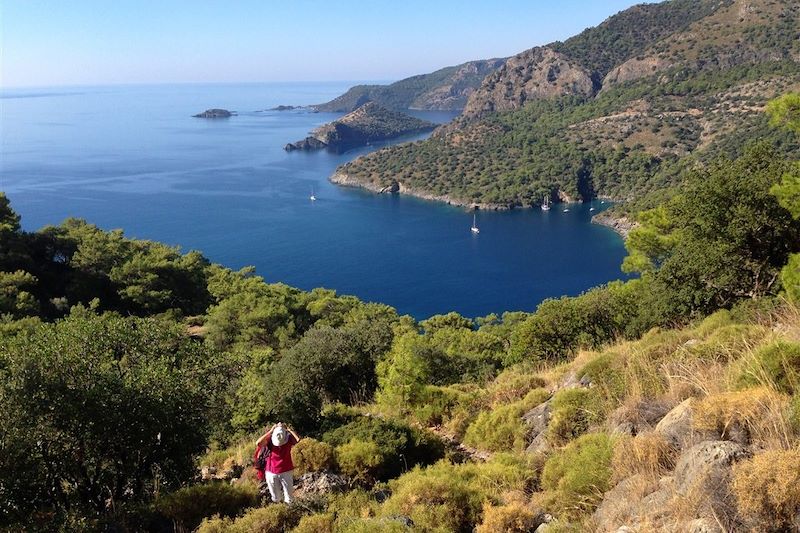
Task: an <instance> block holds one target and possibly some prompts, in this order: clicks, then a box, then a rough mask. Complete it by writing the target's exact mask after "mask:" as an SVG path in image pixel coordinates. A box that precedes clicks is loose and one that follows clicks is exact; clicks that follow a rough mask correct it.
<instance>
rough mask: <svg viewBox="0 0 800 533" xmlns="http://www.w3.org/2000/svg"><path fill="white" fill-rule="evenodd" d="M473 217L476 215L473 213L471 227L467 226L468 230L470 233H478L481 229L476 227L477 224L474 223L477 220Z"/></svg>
mask: <svg viewBox="0 0 800 533" xmlns="http://www.w3.org/2000/svg"><path fill="white" fill-rule="evenodd" d="M475 217H476V215H475V214H474V213H473V215H472V227H471V228H469V230H470V231H471V232H472V233H476V234H477V233H480V232H481V230H479V229H478V224H477V223H476V222H477V221H476V220H475Z"/></svg>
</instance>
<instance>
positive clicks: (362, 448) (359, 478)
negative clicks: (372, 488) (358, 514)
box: [336, 439, 392, 484]
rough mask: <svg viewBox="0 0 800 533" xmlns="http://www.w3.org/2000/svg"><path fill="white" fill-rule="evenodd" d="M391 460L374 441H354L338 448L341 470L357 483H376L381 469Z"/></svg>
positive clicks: (337, 457)
mask: <svg viewBox="0 0 800 533" xmlns="http://www.w3.org/2000/svg"><path fill="white" fill-rule="evenodd" d="M391 460H392V457H389V456H387V455H384V453H383V452H382V450H381V447H380V446H378V444H376V443H375V442H373V441H364V440H360V439H352V440H350V442H348V443H346V444H341V445H339V446H337V447H336V462H337V463H338V465H339V469H340V470H341V471H342V473H343V474H345V475H347V476H349V477H350V478H351V479H352V480H353V481H355V482H357V483H363V484H370V483H374V482H375V480H376V479H377V476H378V474H379V473H380V470H381V467H383V466H384V465H385V463H386V462H387V461H391Z"/></svg>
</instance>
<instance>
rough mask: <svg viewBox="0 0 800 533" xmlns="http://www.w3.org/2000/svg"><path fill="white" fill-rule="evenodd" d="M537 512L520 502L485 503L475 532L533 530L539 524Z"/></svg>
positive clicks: (523, 531)
mask: <svg viewBox="0 0 800 533" xmlns="http://www.w3.org/2000/svg"><path fill="white" fill-rule="evenodd" d="M538 516H539V513H537V512H536V511H534V510H533V509H532V508H530V507H527V506H525V505H522V504H520V503H511V504H508V505H503V506H499V507H496V506H493V505H485V506H484V508H483V522H482V523H481V524H480V525H479V526H478V528H477V529H476V533H496V532H498V531H505V532H508V533H514V532H519V533H526V532H528V531H533V529H534V528H536V527H537V526H538V525H539V522H540V520H539V519H538Z"/></svg>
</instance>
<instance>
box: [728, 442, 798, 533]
mask: <svg viewBox="0 0 800 533" xmlns="http://www.w3.org/2000/svg"><path fill="white" fill-rule="evenodd" d="M732 487H733V493H734V494H735V495H736V499H737V501H738V502H739V510H740V511H741V512H742V513H744V514H745V515H748V516H750V517H752V518H753V519H755V521H756V523H758V524H761V525H762V526H766V525H767V524H769V525H770V526H771V527H772V530H776V531H777V530H780V531H788V530H790V529H793V527H796V525H797V524H796V522H795V521H794V520H795V518H796V517H797V513H798V512H799V511H800V451H798V450H773V451H766V452H763V453H759V454H757V455H755V456H754V457H752V458H751V459H747V460H745V461H741V462H739V463H737V464H735V465H734V466H733V483H732Z"/></svg>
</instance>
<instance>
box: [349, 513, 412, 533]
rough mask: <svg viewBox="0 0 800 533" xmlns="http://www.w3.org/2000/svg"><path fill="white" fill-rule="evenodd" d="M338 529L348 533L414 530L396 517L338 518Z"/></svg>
mask: <svg viewBox="0 0 800 533" xmlns="http://www.w3.org/2000/svg"><path fill="white" fill-rule="evenodd" d="M336 531H342V532H346V533H406V532H408V531H412V529H411V528H409V527H407V526H406V525H405V524H404V523H403V522H401V521H400V520H399V519H397V518H395V517H382V518H350V519H347V520H342V521H341V522H340V521H338V520H337V522H336Z"/></svg>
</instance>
